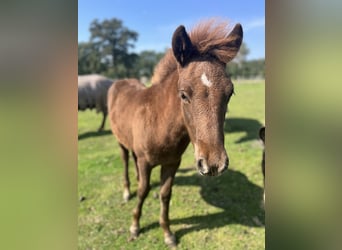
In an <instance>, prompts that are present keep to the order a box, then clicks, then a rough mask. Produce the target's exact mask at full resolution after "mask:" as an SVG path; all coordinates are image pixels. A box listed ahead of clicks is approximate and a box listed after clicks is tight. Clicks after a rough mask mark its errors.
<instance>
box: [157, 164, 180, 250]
mask: <svg viewBox="0 0 342 250" xmlns="http://www.w3.org/2000/svg"><path fill="white" fill-rule="evenodd" d="M179 164H180V161H179V162H177V163H174V164H168V165H166V164H164V165H162V166H161V171H160V182H161V183H160V205H161V208H160V219H159V223H160V226H161V227H162V228H163V230H164V241H165V243H166V244H167V245H169V246H171V247H174V246H176V239H175V236H174V235H173V234H172V232H171V230H170V220H169V205H170V199H171V193H172V184H173V180H174V177H175V175H176V172H177V169H178V167H179Z"/></svg>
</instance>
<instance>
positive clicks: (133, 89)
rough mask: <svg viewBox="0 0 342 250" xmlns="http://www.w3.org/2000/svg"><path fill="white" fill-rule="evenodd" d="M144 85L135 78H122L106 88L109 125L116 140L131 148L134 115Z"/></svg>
mask: <svg viewBox="0 0 342 250" xmlns="http://www.w3.org/2000/svg"><path fill="white" fill-rule="evenodd" d="M145 88H146V87H145V85H143V84H142V83H141V82H139V81H138V80H137V79H124V80H119V81H117V82H115V84H113V85H112V86H111V88H110V89H109V90H108V111H109V117H110V125H111V127H112V131H113V133H114V135H115V137H116V138H117V140H118V141H119V142H120V143H121V144H122V145H124V146H125V147H126V148H128V149H132V137H133V135H132V126H134V125H135V124H134V123H133V120H134V115H135V112H136V110H137V108H138V107H139V103H138V102H137V100H138V99H140V95H141V93H140V92H141V91H142V90H144V89H145Z"/></svg>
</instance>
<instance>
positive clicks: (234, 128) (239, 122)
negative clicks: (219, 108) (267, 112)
mask: <svg viewBox="0 0 342 250" xmlns="http://www.w3.org/2000/svg"><path fill="white" fill-rule="evenodd" d="M262 126H263V125H262V124H261V123H260V122H259V121H258V120H255V119H249V118H228V119H226V120H225V122H224V132H226V133H235V132H245V133H246V135H245V136H244V137H242V138H240V139H239V140H237V141H235V143H241V142H246V141H249V140H254V139H259V129H260V128H261V127H262Z"/></svg>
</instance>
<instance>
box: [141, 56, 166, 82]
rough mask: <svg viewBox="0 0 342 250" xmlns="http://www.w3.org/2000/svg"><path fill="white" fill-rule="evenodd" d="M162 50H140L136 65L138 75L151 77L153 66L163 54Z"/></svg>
mask: <svg viewBox="0 0 342 250" xmlns="http://www.w3.org/2000/svg"><path fill="white" fill-rule="evenodd" d="M164 54H165V53H163V52H160V53H158V52H155V51H153V50H144V51H142V52H140V54H139V59H138V62H137V65H136V67H137V68H138V76H139V77H140V76H146V77H151V76H152V74H153V70H154V67H155V66H156V65H157V63H158V62H159V61H160V59H161V58H162V57H163V56H164Z"/></svg>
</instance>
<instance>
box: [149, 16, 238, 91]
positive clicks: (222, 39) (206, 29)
mask: <svg viewBox="0 0 342 250" xmlns="http://www.w3.org/2000/svg"><path fill="white" fill-rule="evenodd" d="M230 30H231V27H230V26H229V23H228V22H227V21H222V20H218V19H209V20H205V21H202V22H200V23H198V24H197V25H196V26H195V27H194V28H193V29H192V30H191V31H190V32H189V36H190V40H191V42H192V44H193V46H194V47H195V48H196V49H197V51H198V52H199V55H200V56H202V57H204V56H207V55H210V56H213V57H215V58H217V59H218V60H219V61H221V62H223V63H227V62H228V61H229V60H230V56H231V54H230V53H231V52H230V50H229V49H228V48H227V44H228V43H229V42H230V41H231V38H230V37H228V35H229V32H230ZM176 69H177V61H176V59H175V57H174V55H173V53H172V49H169V50H168V51H167V52H166V53H165V56H164V57H163V58H162V59H161V61H160V62H159V63H158V64H157V66H156V68H155V70H154V73H153V77H152V83H153V84H154V83H159V82H163V81H164V80H165V78H167V77H168V76H169V75H170V74H171V73H172V72H174V71H175V70H176Z"/></svg>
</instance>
